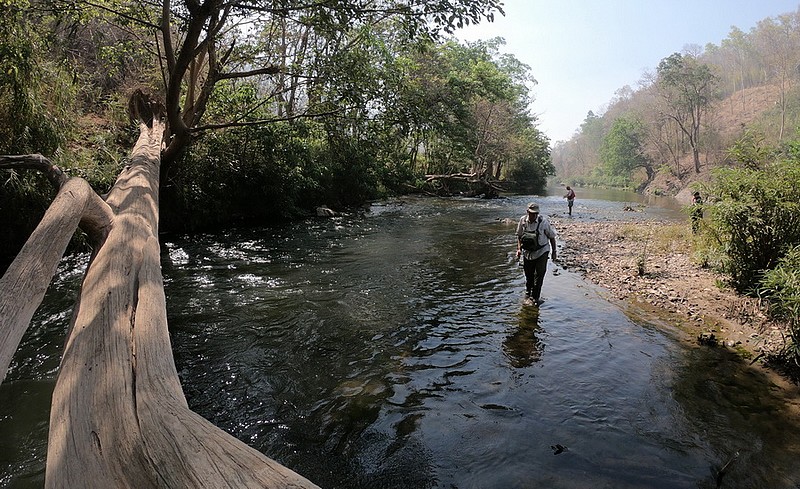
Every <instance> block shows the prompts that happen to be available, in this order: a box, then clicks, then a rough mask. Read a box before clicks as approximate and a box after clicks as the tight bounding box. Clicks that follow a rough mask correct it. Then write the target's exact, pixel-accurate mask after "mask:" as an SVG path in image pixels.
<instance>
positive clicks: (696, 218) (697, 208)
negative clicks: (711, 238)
mask: <svg viewBox="0 0 800 489" xmlns="http://www.w3.org/2000/svg"><path fill="white" fill-rule="evenodd" d="M690 213H691V216H692V233H693V234H697V231H699V230H700V221H702V220H703V197H702V196H701V195H700V192H695V193H694V194H692V209H691V211H690Z"/></svg>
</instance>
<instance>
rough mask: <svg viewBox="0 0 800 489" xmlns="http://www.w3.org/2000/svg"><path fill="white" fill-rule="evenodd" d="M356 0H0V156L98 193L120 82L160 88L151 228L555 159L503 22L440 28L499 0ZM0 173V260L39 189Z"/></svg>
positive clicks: (128, 125) (41, 205)
mask: <svg viewBox="0 0 800 489" xmlns="http://www.w3.org/2000/svg"><path fill="white" fill-rule="evenodd" d="M361 3H362V2H322V3H315V2H312V3H304V2H271V3H270V2H267V3H264V4H259V5H256V4H248V3H224V2H212V1H209V2H206V3H205V4H199V3H195V2H191V1H189V2H186V3H185V4H182V5H170V4H169V2H165V3H164V4H163V6H162V5H154V4H150V3H147V2H141V3H136V2H115V1H111V2H100V3H94V2H72V1H66V2H64V1H60V0H57V1H55V2H50V1H40V0H33V1H28V0H2V6H3V10H4V14H3V15H4V21H3V23H2V25H0V154H28V153H41V154H43V155H44V156H46V157H48V158H49V159H50V160H51V161H53V162H54V163H56V164H57V165H59V167H61V168H62V169H63V170H64V171H65V172H66V173H67V174H69V175H75V176H81V177H83V178H85V179H86V180H87V181H88V182H89V183H90V184H91V185H92V186H93V187H94V188H95V190H97V191H98V192H99V193H101V194H102V193H103V192H105V191H107V189H108V188H109V187H110V186H111V185H112V184H113V182H114V180H115V178H116V175H117V174H118V173H119V171H120V169H121V168H122V167H123V166H124V165H125V164H126V161H125V158H126V156H125V155H126V154H128V152H129V150H130V147H131V146H132V144H133V142H134V138H135V137H136V135H137V131H136V127H135V125H133V124H132V122H131V121H129V120H128V118H127V115H126V114H127V111H126V107H127V106H126V104H127V100H128V96H129V95H130V94H131V93H132V92H133V91H134V90H137V89H144V90H146V91H147V92H148V93H153V94H155V95H156V97H157V98H162V99H165V100H166V101H167V113H168V115H169V116H170V120H169V126H170V130H171V131H172V132H171V135H170V138H169V139H168V142H167V147H166V148H165V151H164V155H163V158H162V179H161V181H162V188H161V228H162V231H196V230H208V229H215V228H221V227H226V226H236V225H260V224H269V223H273V222H276V221H281V220H286V219H293V218H296V217H298V216H303V215H308V213H309V212H313V210H314V208H315V207H317V206H322V205H325V206H328V207H330V208H333V209H335V210H343V209H345V208H352V207H354V206H357V205H359V204H362V203H364V202H366V201H369V200H372V199H377V198H381V197H385V196H387V195H393V194H402V193H408V192H427V193H432V194H460V195H473V196H479V195H480V196H493V195H496V194H497V193H498V192H500V191H505V190H509V191H524V192H536V191H537V190H539V189H541V188H542V187H543V186H544V185H545V184H546V181H547V177H548V176H550V175H552V174H554V169H553V167H552V163H551V160H550V153H549V151H550V147H549V141H548V140H547V138H546V137H545V136H544V134H542V133H541V132H540V131H539V130H538V128H537V125H536V118H535V116H533V115H532V112H531V105H532V97H531V94H530V89H531V88H532V87H533V85H534V84H535V80H534V78H533V76H532V74H531V72H530V68H529V67H528V66H526V65H524V64H522V63H520V62H519V61H518V60H517V59H515V58H514V57H513V56H511V55H508V54H503V53H502V52H501V49H502V45H503V41H502V40H501V39H496V40H489V41H485V42H476V43H471V44H463V43H459V42H457V41H456V40H454V39H453V38H451V37H449V34H448V33H452V32H453V30H454V29H455V28H456V27H458V25H459V24H460V25H463V24H464V23H470V22H478V21H480V20H485V19H491V17H492V16H493V15H494V12H495V11H497V10H499V8H498V2H496V1H495V0H464V1H462V2H459V3H458V4H453V3H452V2H427V3H426V4H424V5H421V6H419V7H415V8H414V9H413V10H412V9H411V7H408V11H406V10H402V11H401V10H400V4H397V5H395V6H394V7H392V8H389V7H385V8H380V9H379V8H375V5H378V4H374V5H373V6H370V5H368V3H369V2H367V3H365V5H361ZM411 4H413V2H412V3H411ZM411 4H409V5H411ZM387 5H388V4H387ZM162 7H163V8H164V9H170V15H169V16H168V18H165V17H163V16H162ZM445 7H446V8H445ZM237 9H238V10H237ZM163 12H167V10H163ZM165 19H167V20H165ZM198 33H202V35H199V34H198ZM203 35H204V36H205V37H203ZM186 53H189V55H186ZM175 78H178V79H177V81H176V80H175ZM170 104H172V105H170ZM171 106H174V107H176V109H175V110H176V112H175V113H170V107H171ZM178 111H179V112H178ZM173 143H180V144H173ZM0 178H2V187H0V191H1V192H2V193H1V194H0V212H1V213H2V215H3V217H4V218H3V224H2V227H3V239H2V240H0V246H2V250H0V255H2V256H1V258H4V259H5V260H0V261H7V260H8V259H9V258H11V257H13V255H14V254H15V253H16V250H17V249H18V248H19V246H21V244H22V242H23V241H24V239H25V238H26V237H27V235H28V234H29V233H30V231H31V229H32V228H33V226H34V225H35V223H36V222H38V220H39V218H40V216H41V214H42V213H43V211H44V209H45V208H46V207H47V205H48V203H49V201H50V200H51V198H52V195H53V190H51V189H50V188H49V185H48V184H47V182H46V180H45V179H44V178H43V177H42V176H40V175H36V174H34V173H33V172H18V171H13V170H0Z"/></svg>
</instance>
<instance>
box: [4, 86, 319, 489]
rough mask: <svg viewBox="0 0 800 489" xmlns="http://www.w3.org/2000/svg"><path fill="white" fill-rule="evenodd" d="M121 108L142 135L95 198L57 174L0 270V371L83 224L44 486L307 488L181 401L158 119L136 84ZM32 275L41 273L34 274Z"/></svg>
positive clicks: (297, 477)
mask: <svg viewBox="0 0 800 489" xmlns="http://www.w3.org/2000/svg"><path fill="white" fill-rule="evenodd" d="M131 107H132V108H133V109H134V110H133V111H132V112H134V113H136V114H137V115H138V118H139V119H140V120H142V121H144V122H142V123H141V124H140V131H141V134H140V137H139V140H138V142H137V143H136V146H135V147H134V149H133V152H132V155H131V161H130V164H129V165H128V166H126V167H125V169H124V170H123V171H122V173H121V174H120V176H119V178H118V179H117V182H116V183H115V185H114V187H113V189H112V190H111V192H109V194H108V196H107V199H106V201H103V200H102V199H100V198H99V197H97V195H96V194H94V193H93V192H91V195H86V196H85V198H80V197H78V198H76V197H75V196H76V195H78V194H79V193H81V192H85V190H83V191H81V192H77V191H74V190H72V188H73V187H75V188H81V187H82V184H80V183H75V184H74V185H73V184H72V183H71V182H72V181H73V180H74V181H75V182H81V180H80V179H74V178H73V179H69V180H67V181H66V182H64V183H63V185H62V188H61V191H60V192H59V194H58V196H57V197H56V200H55V201H54V205H53V206H51V209H50V210H48V212H47V214H46V215H45V218H44V219H43V221H42V224H40V226H39V228H37V230H36V231H35V232H34V234H33V235H32V237H31V239H30V240H29V242H28V243H27V244H26V245H25V248H24V249H23V252H21V253H20V255H19V256H18V257H17V259H16V260H15V261H14V263H13V264H12V265H11V267H9V270H8V271H7V272H6V274H5V275H4V276H3V279H2V281H0V339H2V340H3V343H2V348H1V349H0V368H2V370H0V374H2V376H4V375H5V371H6V369H7V367H8V363H9V362H10V359H11V355H13V351H14V350H16V347H17V346H18V344H19V338H21V337H22V333H23V332H24V329H25V328H26V327H27V323H29V322H30V318H31V316H32V314H33V310H35V308H36V307H38V304H39V303H40V302H41V299H42V296H43V295H44V290H43V289H46V287H47V285H46V284H47V283H49V281H50V279H51V278H52V275H53V273H55V267H56V265H57V263H58V259H59V258H60V256H61V254H63V252H64V249H65V248H66V244H67V242H68V241H69V236H71V234H72V232H74V229H75V226H76V225H77V224H78V221H79V220H80V222H81V227H85V228H86V229H89V230H90V231H91V232H92V234H93V237H94V241H95V245H96V249H95V253H94V255H93V257H92V259H91V261H90V263H89V266H88V268H87V271H86V275H85V277H84V280H83V283H82V286H81V292H80V295H79V298H78V300H77V303H76V305H75V311H74V314H73V318H72V323H71V325H70V330H69V332H68V334H67V339H66V344H65V347H64V353H63V357H62V360H61V364H60V367H59V373H58V378H57V381H56V386H55V389H54V392H53V401H52V408H51V413H50V433H49V440H48V452H47V467H46V473H45V486H46V487H48V488H61V487H63V488H77V487H81V488H92V487H97V488H111V487H113V488H173V487H174V488H178V487H180V488H195V487H197V488H199V487H208V488H225V487H230V488H242V487H252V488H265V487H267V488H288V487H298V488H309V487H316V486H315V485H314V484H313V483H311V482H310V481H308V480H307V479H305V478H303V477H302V476H300V475H298V474H296V473H294V472H292V471H291V470H290V469H288V468H286V467H283V466H282V465H280V464H278V463H277V462H275V461H273V460H271V459H270V458H268V457H267V456H265V455H264V454H262V453H260V452H258V451H257V450H255V449H253V448H251V447H249V446H247V445H245V444H244V443H242V442H240V441H239V440H237V439H236V438H234V437H233V436H231V435H230V434H228V433H225V432H224V431H222V430H220V429H219V428H217V427H215V426H213V425H212V424H211V423H210V422H208V421H207V420H205V419H204V418H202V417H201V416H199V415H198V414H196V413H194V412H192V411H191V410H190V409H189V408H188V405H187V403H186V399H185V397H184V395H183V391H182V389H181V386H180V382H179V378H178V374H177V371H176V369H175V364H174V360H173V356H172V349H171V345H170V340H169V333H168V330H167V317H166V299H165V295H164V285H163V279H162V275H161V264H160V248H159V243H158V234H157V233H158V184H159V166H160V153H161V147H162V137H163V133H164V123H163V122H162V119H161V113H160V110H158V108H157V107H156V106H155V105H153V104H150V103H149V102H148V101H147V100H146V99H145V98H144V96H143V95H142V94H140V93H138V94H137V95H136V96H135V99H134V100H133V103H132V104H131ZM154 108H155V109H156V110H155V112H153V109H154ZM84 184H85V182H84ZM92 196H93V197H92ZM72 199H74V202H73V201H72ZM70 227H71V230H70ZM40 228H41V229H40ZM54 237H57V239H52V238H54ZM48 238H51V239H50V242H48ZM59 250H60V254H59ZM37 254H41V256H42V257H43V258H42V260H41V262H40V263H36V262H37V260H36V259H35V258H34V257H36V256H37ZM18 260H19V263H18ZM12 272H13V274H12V275H9V273H12ZM36 274H39V275H40V277H44V276H45V275H46V279H42V280H46V283H45V284H44V285H43V284H42V283H41V282H42V280H38V281H37V280H35V279H34V278H33V276H34V275H36ZM7 277H8V278H7ZM20 290H22V293H24V294H26V295H25V296H24V299H23V300H20V299H19V296H18V294H19V293H20ZM15 295H17V300H16V303H15V304H14V303H11V302H9V301H8V300H9V298H11V297H13V296H15ZM29 297H32V298H35V301H34V300H30V301H29V300H27V299H28V298H29ZM29 303H34V304H35V305H33V306H32V307H31V306H30V305H28V304H29ZM20 329H21V330H22V331H21V332H20ZM7 343H8V345H7ZM10 345H13V348H12V347H11V346H10ZM7 350H10V351H11V353H10V354H9V353H8V352H7ZM2 376H0V379H2V378H3V377H2Z"/></svg>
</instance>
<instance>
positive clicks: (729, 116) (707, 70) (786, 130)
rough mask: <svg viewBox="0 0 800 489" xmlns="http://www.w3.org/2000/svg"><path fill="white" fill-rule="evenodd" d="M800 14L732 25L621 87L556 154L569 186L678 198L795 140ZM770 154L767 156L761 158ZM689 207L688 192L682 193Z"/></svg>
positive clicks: (799, 108)
mask: <svg viewBox="0 0 800 489" xmlns="http://www.w3.org/2000/svg"><path fill="white" fill-rule="evenodd" d="M798 82H800V12H790V13H786V14H783V15H780V16H777V17H771V18H765V19H763V20H762V21H760V22H759V23H758V24H757V25H756V26H755V27H753V28H752V29H751V30H750V32H744V31H742V30H741V29H739V28H737V27H735V26H734V27H732V28H731V30H730V33H729V35H728V37H727V38H725V39H723V40H722V41H721V42H720V44H719V45H715V44H708V45H706V46H704V47H702V46H697V45H688V46H686V47H685V48H684V50H683V51H682V52H681V53H674V54H671V55H668V53H665V58H664V59H662V61H661V62H660V63H659V65H658V66H657V67H656V69H655V70H654V71H653V72H649V73H645V74H644V75H643V76H642V78H641V80H640V81H639V83H638V86H637V87H635V88H632V87H630V86H625V87H621V88H620V89H619V90H617V92H616V94H615V97H614V98H613V99H612V100H610V101H609V102H608V105H607V106H606V107H605V108H604V110H602V113H600V114H596V113H594V112H591V111H590V112H589V113H588V114H587V116H586V119H585V120H584V122H583V124H582V125H581V126H580V128H578V129H577V130H576V132H575V134H574V135H573V137H572V138H571V139H570V140H568V141H561V142H558V143H557V144H555V146H554V148H553V152H552V155H553V163H554V165H555V168H556V173H557V174H558V175H559V178H561V179H562V180H563V181H565V182H567V183H571V184H573V185H604V186H609V185H610V186H620V187H631V188H634V189H637V190H639V191H644V192H650V193H653V194H663V195H676V194H678V193H680V192H681V190H683V189H686V188H687V187H689V186H690V185H691V184H692V183H694V182H708V181H709V180H710V179H711V173H712V170H713V169H714V168H719V167H726V166H735V165H736V164H737V163H738V162H739V161H738V160H740V159H741V158H740V157H744V158H745V159H747V158H752V157H754V156H758V155H752V154H750V155H743V154H742V152H743V151H745V152H747V151H750V152H756V153H758V152H759V151H761V153H766V149H765V148H766V147H767V146H771V147H776V148H779V147H781V146H784V147H785V145H786V144H787V143H788V142H790V141H792V140H794V139H796V138H797V128H798V123H799V122H800V89H799V88H800V84H799V83H798ZM763 156H765V154H761V157H763ZM683 197H684V201H685V202H687V203H688V200H689V198H688V194H685V195H683Z"/></svg>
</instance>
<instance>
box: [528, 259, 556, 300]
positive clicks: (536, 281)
mask: <svg viewBox="0 0 800 489" xmlns="http://www.w3.org/2000/svg"><path fill="white" fill-rule="evenodd" d="M549 256H550V253H545V254H544V255H542V256H540V257H539V258H537V259H535V260H527V259H523V260H522V269H523V270H524V271H525V293H526V294H527V295H529V296H531V298H532V299H534V300H537V301H538V300H539V296H540V295H541V294H542V284H543V283H544V276H545V274H547V258H548V257H549Z"/></svg>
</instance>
